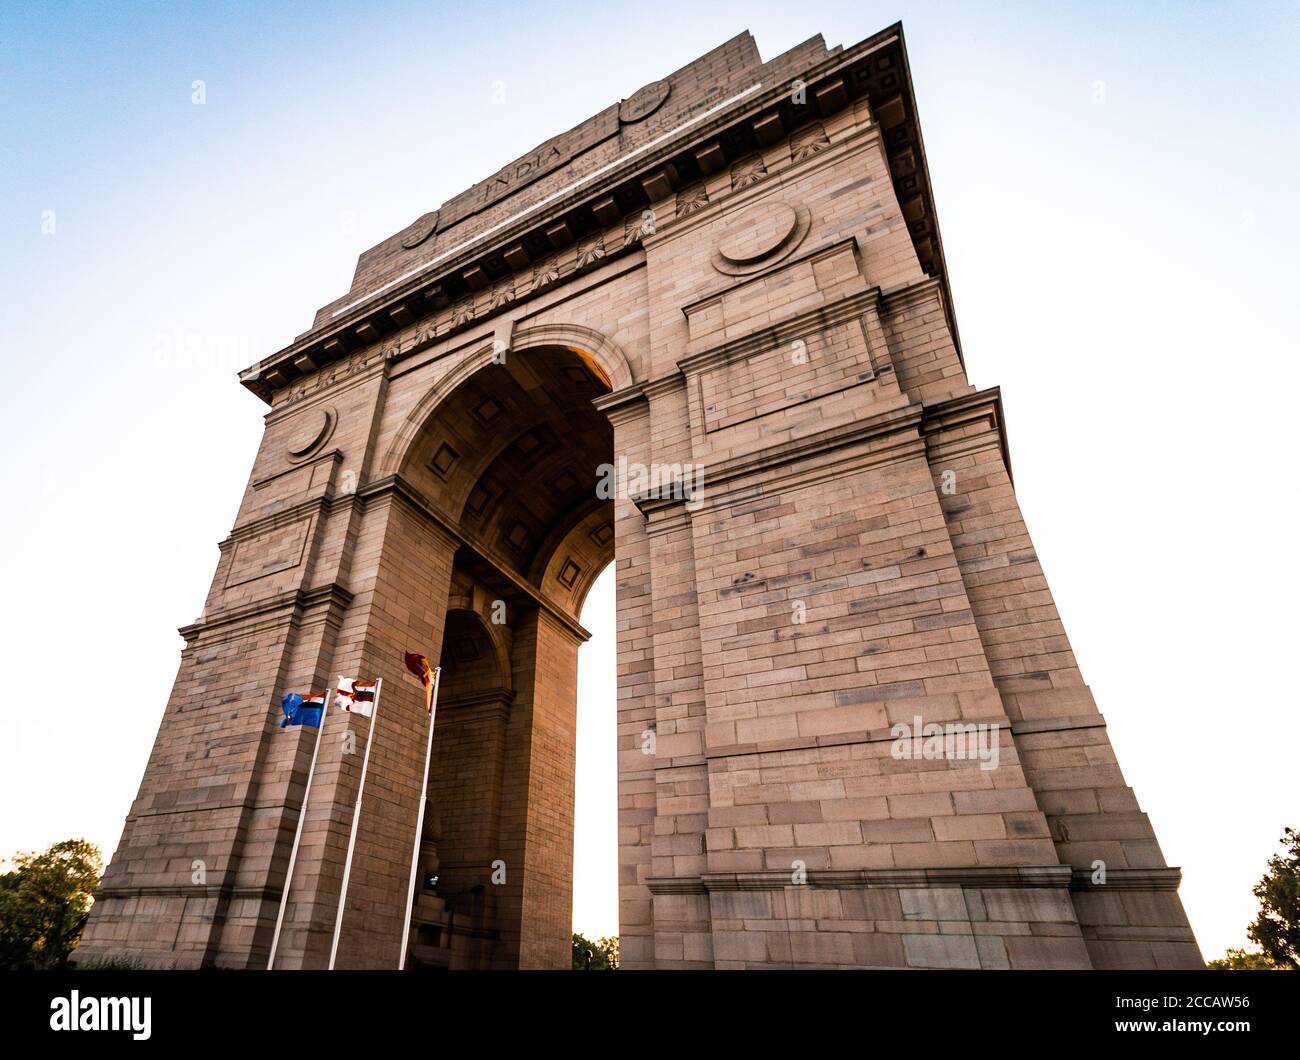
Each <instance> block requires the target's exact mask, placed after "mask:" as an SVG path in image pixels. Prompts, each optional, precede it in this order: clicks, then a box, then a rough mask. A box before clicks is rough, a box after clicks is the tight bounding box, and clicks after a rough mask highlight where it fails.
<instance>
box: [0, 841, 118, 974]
mask: <svg viewBox="0 0 1300 1060" xmlns="http://www.w3.org/2000/svg"><path fill="white" fill-rule="evenodd" d="M9 861H10V864H11V867H10V868H9V870H8V871H7V872H4V873H3V874H0V968H59V967H62V966H63V965H65V964H67V961H68V955H69V954H70V953H71V952H72V951H73V950H74V949H75V948H76V946H77V943H78V942H79V941H80V940H81V929H82V927H83V926H84V925H85V923H86V917H87V915H88V914H89V912H90V906H91V903H92V901H93V898H92V895H93V894H94V892H95V887H96V885H97V884H98V883H99V876H100V873H101V872H102V871H103V868H104V862H103V859H102V858H101V857H100V853H99V848H98V847H97V846H95V845H94V844H93V843H88V842H87V841H86V840H84V839H67V840H64V841H63V842H62V843H55V844H54V846H52V847H50V849H49V850H47V851H45V852H44V853H43V854H15V855H14V856H13V857H12V858H10V859H9Z"/></svg>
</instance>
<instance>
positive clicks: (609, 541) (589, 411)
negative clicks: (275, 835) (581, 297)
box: [395, 329, 614, 968]
mask: <svg viewBox="0 0 1300 1060" xmlns="http://www.w3.org/2000/svg"><path fill="white" fill-rule="evenodd" d="M545 334H546V335H547V337H548V338H549V337H553V335H554V332H553V330H551V329H547V331H546V332H545ZM566 337H569V338H570V339H572V337H571V336H566ZM463 364H469V365H473V366H474V367H473V370H472V371H468V372H466V371H461V372H457V373H454V374H453V376H452V377H451V378H450V379H449V380H448V382H449V383H450V385H443V386H439V387H435V388H434V390H433V391H432V392H431V394H432V395H433V396H435V397H436V398H437V400H436V402H434V401H426V402H422V403H421V405H420V406H417V414H418V415H420V416H422V417H423V419H422V421H421V422H420V424H419V427H418V429H416V430H414V431H411V432H407V433H405V434H404V435H399V442H401V443H402V444H403V445H404V449H403V450H402V452H401V455H400V460H399V461H398V462H397V464H396V467H395V470H396V472H397V474H398V475H399V476H400V477H401V479H402V480H403V481H404V482H406V483H408V484H409V485H410V487H411V488H412V489H414V490H418V491H419V493H420V494H421V495H422V496H423V497H424V498H426V499H427V501H428V503H429V504H430V505H431V506H433V507H436V508H437V509H438V510H439V511H440V512H443V513H445V516H446V518H447V520H448V522H449V523H450V524H451V525H452V526H453V527H454V529H455V532H456V534H457V536H458V538H459V539H460V541H461V542H462V544H461V546H460V547H459V548H458V549H457V551H456V554H455V557H454V566H453V573H452V577H451V584H450V589H449V597H448V601H447V610H446V621H445V626H444V631H443V637H442V647H441V651H440V654H439V659H440V662H441V665H442V667H443V678H442V694H441V697H440V706H439V716H438V717H439V720H438V726H437V729H436V730H435V737H434V749H433V759H432V762H433V764H432V769H431V781H430V790H429V804H430V807H436V810H435V811H432V812H431V818H430V820H429V821H428V822H427V823H426V832H425V834H426V848H427V849H426V851H425V855H424V859H425V861H424V864H423V865H422V870H421V878H422V880H428V879H429V878H430V877H432V876H434V875H436V876H437V877H438V883H437V885H436V886H434V885H429V886H423V887H422V888H421V891H420V900H419V903H418V905H417V909H416V915H415V928H414V934H415V940H416V941H415V943H414V954H413V956H414V958H415V961H416V962H417V964H419V965H427V966H430V967H450V968H493V967H515V966H524V967H539V966H540V967H556V966H559V967H563V966H565V965H566V964H567V962H568V960H569V951H570V945H569V934H570V928H569V910H570V907H571V895H572V850H573V829H572V822H573V770H574V743H575V739H576V717H575V707H576V689H577V684H576V682H577V649H578V646H579V644H580V643H581V641H582V640H583V639H585V636H586V634H585V631H583V630H582V628H581V627H580V626H579V625H578V616H579V614H580V613H581V609H582V602H583V600H584V599H585V596H586V593H587V590H588V589H589V588H590V586H591V584H592V582H593V581H594V580H595V578H596V576H597V575H598V574H599V573H600V571H601V570H602V569H603V568H604V567H605V566H606V565H607V564H608V563H609V562H610V561H611V560H612V558H613V543H614V531H613V518H614V505H613V502H612V500H611V499H610V498H608V497H605V498H602V497H600V496H599V495H598V494H597V491H596V489H595V484H596V482H597V479H598V476H599V472H600V467H601V465H609V464H611V463H612V461H613V455H614V453H613V450H614V442H613V431H612V428H611V427H610V425H609V422H608V420H607V418H606V417H605V415H604V414H603V413H600V412H598V411H597V410H596V409H595V408H594V407H593V405H592V400H593V399H594V398H596V397H598V396H600V395H601V394H604V393H607V392H608V389H609V388H608V384H607V382H606V380H605V377H604V372H603V370H602V368H601V366H600V362H598V361H596V360H595V359H594V358H593V357H592V356H591V355H590V354H586V353H585V352H584V351H580V350H578V349H575V348H573V347H572V346H555V345H541V344H536V345H534V344H530V343H528V342H520V343H517V344H516V345H515V346H512V348H511V349H510V350H509V351H508V352H506V351H500V350H498V351H496V352H495V353H494V354H493V355H491V356H489V357H487V358H485V359H483V358H479V359H475V360H468V361H466V362H463ZM611 709H612V704H611ZM611 750H612V749H611Z"/></svg>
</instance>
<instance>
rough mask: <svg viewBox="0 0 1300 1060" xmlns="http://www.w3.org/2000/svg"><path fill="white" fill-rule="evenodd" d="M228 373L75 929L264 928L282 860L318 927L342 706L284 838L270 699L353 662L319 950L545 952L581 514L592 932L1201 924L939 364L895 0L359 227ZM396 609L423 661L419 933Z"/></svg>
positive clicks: (531, 961) (974, 426) (977, 934)
mask: <svg viewBox="0 0 1300 1060" xmlns="http://www.w3.org/2000/svg"><path fill="white" fill-rule="evenodd" d="M502 358H504V361H503V360H502ZM241 380H242V382H243V384H244V385H245V386H246V387H247V388H248V389H249V390H250V391H252V392H253V393H254V394H256V395H258V397H260V398H261V399H262V400H264V401H265V402H266V403H267V404H268V405H269V406H270V410H269V412H267V414H266V430H265V433H264V436H263V441H262V445H261V448H260V450H259V452H258V455H257V458H256V460H255V462H254V466H253V471H252V474H251V476H250V480H249V485H248V489H247V490H246V492H245V495H244V497H243V499H242V502H241V505H240V509H239V513H238V515H237V517H236V519H235V523H234V526H233V529H232V531H231V533H230V535H229V537H228V538H227V539H226V540H225V541H224V542H222V543H221V557H220V560H219V562H218V565H217V570H216V574H215V577H214V579H213V583H212V587H211V589H210V591H209V594H208V597H207V600H206V602H205V607H204V611H203V617H202V618H201V619H200V620H199V621H197V622H195V623H193V624H192V625H189V626H186V627H185V628H184V629H182V630H181V634H182V636H183V637H184V638H185V648H184V650H183V653H182V657H181V666H180V672H179V674H178V676H177V680H176V684H175V686H174V689H173V692H172V696H171V699H170V701H169V703H168V707H167V712H166V715H165V717H164V720H163V724H162V726H161V728H160V731H159V735H158V739H157V742H156V744H155V746H154V751H153V754H152V756H151V757H150V760H149V764H148V767H147V769H146V772H145V776H144V779H143V781H142V783H141V787H140V791H139V795H138V797H137V799H136V801H135V803H134V805H133V806H132V808H131V812H130V815H129V816H128V819H127V822H126V827H125V829H124V832H123V836H122V840H121V843H120V845H119V847H118V850H117V853H116V855H115V856H114V858H113V860H112V862H111V865H110V867H109V870H108V872H107V874H106V876H105V879H104V881H103V885H102V886H101V889H100V892H99V894H98V898H97V901H96V904H95V906H94V910H93V912H92V915H91V918H90V921H89V924H88V926H87V928H86V932H85V935H84V939H83V943H82V947H81V950H80V951H79V952H80V953H81V954H82V956H83V957H87V958H94V957H99V956H119V955H130V956H133V957H137V958H140V959H143V960H145V961H147V962H150V963H167V964H174V965H176V966H181V967H198V966H210V965H219V966H226V967H258V966H264V965H265V963H266V959H267V953H268V950H269V946H270V939H271V934H272V930H273V926H274V923H275V917H276V911H277V909H278V908H279V906H280V903H281V900H282V898H283V896H284V895H285V894H286V893H287V894H288V900H287V904H286V909H287V915H286V922H285V929H284V934H283V936H282V939H281V945H280V958H279V961H278V964H277V966H279V967H287V968H317V967H323V966H324V965H325V963H326V961H327V958H328V953H329V945H330V936H331V931H332V927H333V923H334V916H335V911H336V909H337V905H338V895H339V891H340V880H341V876H342V862H343V856H344V855H343V851H344V850H345V849H346V845H347V834H348V822H349V820H350V813H349V808H350V807H351V806H352V805H353V802H354V799H355V796H356V790H357V784H358V778H359V773H360V760H361V754H360V752H361V751H362V750H363V749H364V743H365V731H364V728H363V726H362V725H361V723H360V722H359V720H358V719H357V718H355V717H354V716H351V715H334V716H332V717H330V718H329V719H327V721H326V723H325V725H324V726H323V728H322V730H321V733H320V741H321V742H320V747H321V752H320V759H319V766H318V769H317V773H316V777H315V779H314V781H313V783H312V786H311V798H310V802H309V804H308V808H307V810H306V813H305V817H304V826H303V840H302V846H301V850H300V853H299V856H298V862H297V865H296V867H295V870H294V874H293V879H292V880H288V879H287V869H288V861H289V850H290V846H291V842H292V838H293V834H294V831H295V828H296V826H297V824H298V820H299V816H300V813H301V807H302V805H303V797H304V789H305V786H306V779H307V766H308V762H309V760H310V758H311V752H312V747H313V745H314V743H315V740H316V733H315V732H314V731H312V730H304V729H301V728H289V729H283V730H282V729H280V728H279V727H278V717H279V715H278V710H277V706H276V704H277V702H278V696H279V694H280V693H282V692H284V691H287V690H300V691H307V690H318V689H322V688H326V687H328V686H329V684H330V683H331V682H332V680H333V679H334V676H335V675H337V674H340V673H342V674H348V675H352V674H360V675H363V676H374V675H381V676H384V677H385V679H386V686H385V695H384V706H383V712H384V713H383V724H382V726H381V727H380V728H379V729H378V731H377V734H376V737H375V746H374V754H373V756H372V763H371V773H370V774H369V779H368V780H367V788H366V802H365V806H364V809H363V814H362V827H361V829H360V831H359V835H358V841H357V847H356V857H355V861H354V864H353V876H352V881H353V882H352V885H351V888H350V890H349V896H348V904H347V908H346V910H345V920H344V931H343V936H342V939H341V945H340V950H339V953H340V963H341V964H342V965H343V966H345V967H374V968H384V967H392V966H394V965H395V964H396V963H397V956H398V954H399V953H404V952H405V951H406V950H407V949H408V948H409V949H410V951H411V954H412V956H413V958H414V962H413V963H415V964H417V965H426V966H431V967H501V966H511V967H554V966H564V965H565V964H567V961H568V951H567V946H565V945H564V943H563V940H564V939H566V938H567V936H568V917H569V907H568V894H569V886H570V880H569V874H570V872H571V864H572V862H571V842H572V813H571V806H572V748H573V739H572V724H573V687H572V686H573V678H574V673H575V668H576V653H577V646H578V644H579V643H580V642H581V640H582V639H583V637H584V635H585V634H584V631H583V630H582V628H581V626H580V625H579V624H578V622H577V618H576V616H577V614H578V608H579V607H580V604H581V599H582V596H583V594H584V593H585V592H586V590H587V588H588V587H589V586H590V584H591V580H592V579H594V577H595V575H596V573H597V572H598V571H599V569H600V567H601V566H603V565H604V564H605V563H607V562H609V560H610V559H611V558H612V556H613V555H614V552H615V551H617V563H616V575H617V609H618V685H619V688H618V704H617V711H618V733H619V736H618V740H619V743H618V751H617V753H618V775H619V908H620V937H621V949H622V955H623V960H624V964H625V966H627V967H634V968H650V967H655V968H748V967H772V966H786V967H912V968H939V967H967V968H1008V967H1009V968H1019V967H1059V968H1088V967H1097V968H1112V967H1146V968H1153V967H1175V966H1189V967H1190V966H1197V965H1198V964H1199V953H1198V951H1197V947H1196V942H1195V939H1194V938H1193V937H1192V934H1191V930H1190V928H1189V927H1188V925H1187V921H1186V917H1185V915H1184V914H1183V911H1182V907H1181V904H1180V903H1179V900H1178V896H1177V886H1178V880H1179V873H1178V870H1177V869H1176V868H1170V867H1168V866H1167V865H1166V864H1165V861H1164V857H1163V855H1162V854H1161V851H1160V848H1159V845H1158V843H1157V842H1156V839H1155V835H1154V832H1153V830H1152V828H1151V825H1150V822H1149V821H1148V820H1147V818H1146V816H1145V815H1144V814H1143V813H1142V811H1141V809H1140V807H1139V806H1138V803H1137V799H1136V796H1135V795H1134V793H1133V792H1132V790H1131V789H1130V788H1129V787H1128V785H1127V783H1126V782H1125V780H1124V777H1123V774H1122V773H1121V772H1120V769H1119V767H1118V764H1117V763H1116V761H1115V757H1114V754H1113V752H1112V749H1111V747H1110V743H1109V740H1108V738H1107V735H1106V730H1105V722H1104V720H1103V718H1102V716H1101V714H1100V712H1099V710H1098V708H1097V704H1096V703H1095V701H1094V700H1093V697H1092V694H1091V693H1090V691H1089V690H1088V688H1087V686H1086V684H1085V683H1084V680H1083V676H1082V674H1081V673H1080V671H1079V668H1078V666H1077V665H1076V663H1075V660H1074V657H1073V654H1072V652H1071V649H1070V643H1069V640H1068V638H1067V636H1066V633H1065V629H1064V626H1063V624H1062V622H1061V619H1060V616H1059V614H1058V613H1057V610H1056V606H1055V604H1054V602H1053V599H1052V596H1051V593H1050V591H1049V589H1048V587H1047V582H1046V579H1045V576H1044V573H1043V570H1042V568H1041V566H1040V565H1039V562H1038V557H1037V555H1036V553H1035V552H1034V549H1033V546H1032V542H1031V540H1030V538H1029V535H1028V531H1027V530H1026V528H1025V525H1024V522H1023V520H1022V518H1021V515H1020V510H1019V506H1018V503H1017V501H1016V495H1015V489H1014V486H1013V484H1012V480H1011V472H1010V459H1009V455H1008V448H1007V444H1006V438H1005V433H1004V418H1003V409H1002V403H1001V398H1000V395H999V393H998V392H997V391H996V390H995V389H994V390H984V391H978V390H976V389H975V388H974V387H973V386H972V385H971V384H970V382H969V380H968V379H967V376H966V370H965V364H964V361H963V358H962V354H961V350H960V345H959V340H958V335H957V328H956V322H955V315H954V311H953V305H952V299H951V295H950V291H949V285H948V277H947V273H946V266H945V261H944V254H943V246H942V241H941V239H940V236H939V230H938V224H937V220H936V216H935V209H934V201H933V195H932V192H931V190H930V183H929V178H928V174H927V169H926V159H925V152H924V149H923V146H922V142H921V135H920V127H919V119H918V117H917V110H916V104H915V100H914V98H913V96H912V90H911V80H910V73H909V68H908V62H907V52H906V48H905V46H904V43H903V36H902V29H901V27H900V26H892V27H889V28H888V29H886V30H884V31H882V32H881V33H879V34H876V35H875V36H873V37H871V38H869V39H867V40H865V41H862V42H859V43H858V44H855V45H853V46H852V47H849V48H843V49H841V48H827V47H826V46H825V44H824V42H823V41H822V40H821V38H820V37H815V38H812V39H811V40H809V41H807V42H805V43H804V44H802V45H799V46H798V47H795V48H793V49H791V50H790V51H788V52H786V53H784V54H782V55H779V56H776V57H774V58H772V59H770V60H768V61H766V62H765V61H763V59H762V58H761V57H760V55H759V53H758V49H757V46H756V44H755V43H754V41H753V39H752V38H751V37H750V36H749V34H747V33H743V34H740V35H739V36H737V37H735V38H734V39H732V40H731V41H728V42H726V43H725V44H723V45H721V46H720V47H719V48H717V49H715V50H714V51H712V52H710V53H709V54H708V55H705V56H703V57H701V58H700V59H699V60H697V61H696V62H695V63H692V64H690V65H689V66H687V67H685V68H683V69H682V70H679V71H677V72H676V73H674V74H672V75H670V76H669V77H667V78H665V79H663V80H661V81H656V82H655V83H654V84H653V85H650V86H646V87H645V88H644V89H642V90H640V91H638V92H636V93H634V94H633V95H631V96H630V97H629V98H628V99H626V100H624V101H623V102H622V103H621V104H618V105H611V106H609V107H607V108H605V109H604V110H603V111H601V112H600V113H599V114H597V115H595V116H593V117H592V118H591V119H589V120H588V121H587V122H584V123H583V124H582V125H580V126H578V127H577V128H575V129H573V130H571V131H570V132H569V133H566V134H564V135H563V136H560V137H556V138H554V139H552V140H550V141H547V143H546V144H545V145H543V147H541V148H539V149H537V150H536V151H534V152H532V153H530V154H529V155H527V156H525V157H523V158H520V159H518V160H516V161H515V162H514V163H512V164H511V165H509V166H507V167H505V168H504V169H503V170H501V171H500V172H499V173H497V174H496V175H495V176H493V177H492V178H490V179H489V180H486V181H483V182H482V183H480V184H478V185H475V186H474V187H473V188H471V189H469V190H468V191H466V192H464V193H463V194H461V195H458V196H456V197H455V198H453V199H451V200H450V201H448V202H447V203H444V204H443V205H442V206H441V207H440V208H439V209H438V210H437V211H433V212H427V213H424V214H422V215H421V216H420V218H419V220H418V221H416V222H415V223H413V224H412V225H411V226H410V227H408V228H407V229H405V230H403V231H402V232H399V233H397V234H396V235H394V236H393V237H392V238H390V239H387V240H385V241H384V242H382V243H381V244H379V245H378V246H376V247H374V248H371V249H370V250H368V251H366V252H365V253H363V254H362V255H361V257H360V259H359V261H358V263H357V271H356V275H355V277H354V280H353V283H352V287H351V289H350V290H349V291H348V292H347V293H346V294H345V295H343V296H342V297H340V298H339V299H337V300H336V301H334V302H332V303H330V304H329V305H326V306H323V307H321V309H320V310H319V311H318V312H317V313H316V317H315V320H314V321H313V324H312V326H311V328H310V329H309V330H308V331H306V332H305V333H304V334H303V335H302V336H300V337H299V338H298V339H297V340H295V341H294V342H293V343H292V344H290V345H289V346H288V347H287V348H285V349H284V350H281V351H279V352H278V353H275V354H273V355H271V356H269V357H267V358H265V359H264V360H262V361H260V362H259V363H257V364H255V365H253V366H251V367H250V368H248V369H247V370H246V371H245V372H244V373H242V375H241ZM611 456H612V457H613V458H614V463H615V464H616V466H618V467H619V468H620V469H622V468H627V469H629V471H631V472H633V474H632V476H631V479H632V481H635V485H631V484H630V482H629V480H628V479H624V480H623V485H624V487H625V488H623V489H620V490H616V491H615V495H614V496H612V497H611V496H609V494H608V493H602V492H600V491H598V490H595V489H593V488H592V483H591V480H590V476H591V473H592V471H593V468H594V467H596V466H597V465H599V464H600V463H601V462H603V461H607V460H609V459H610V458H611ZM645 471H648V474H645V475H642V474H641V473H640V472H645ZM684 476H688V478H689V482H690V487H689V488H684V487H683V482H684V481H686V478H685V477H684ZM498 602H500V603H502V604H503V606H504V612H505V617H504V621H502V622H498V621H496V618H497V616H496V615H495V614H494V609H495V608H496V605H497V603H498ZM408 650H419V651H423V652H425V653H426V654H428V655H430V656H431V657H432V656H438V655H441V656H442V658H443V659H444V665H445V667H446V672H447V678H448V681H447V706H446V719H445V724H446V728H445V729H440V730H439V731H440V732H441V734H442V740H441V743H440V745H439V747H438V756H439V757H438V765H437V776H436V777H435V779H434V794H435V799H434V801H435V802H436V803H437V804H438V806H437V809H436V812H435V813H433V814H431V815H430V816H429V817H428V818H427V820H426V822H425V825H424V831H423V835H424V839H425V842H424V844H423V847H424V849H425V860H424V865H423V869H424V873H423V876H427V877H432V876H434V875H437V877H438V882H437V884H436V885H431V886H427V887H422V889H421V894H420V902H419V906H418V909H417V917H416V928H415V931H414V932H413V933H412V934H410V935H407V934H406V933H405V932H404V920H403V910H404V905H405V897H406V884H407V881H408V879H409V858H410V855H411V846H412V844H413V842H414V836H415V830H416V828H417V826H418V824H419V822H417V806H418V802H419V792H418V790H417V789H418V787H419V777H420V775H421V770H422V764H423V751H424V734H425V732H426V731H427V729H426V725H427V722H426V719H425V715H424V706H423V694H422V690H421V688H420V687H419V685H418V684H417V683H416V682H415V680H414V679H413V678H409V677H406V676H404V670H403V664H402V659H403V653H404V652H405V651H408ZM440 724H443V723H442V722H440ZM936 733H937V734H938V735H937V736H936ZM967 739H973V740H974V741H975V744H974V745H973V749H974V751H976V752H978V753H965V751H966V750H969V748H967V746H966V743H965V741H966V740H967ZM932 752H933V753H932ZM959 752H962V753H959ZM497 863H501V864H502V865H503V866H504V875H502V876H494V874H493V873H494V866H495V865H496V864H497Z"/></svg>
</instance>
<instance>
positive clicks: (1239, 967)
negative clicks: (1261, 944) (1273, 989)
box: [1205, 950, 1282, 972]
mask: <svg viewBox="0 0 1300 1060" xmlns="http://www.w3.org/2000/svg"><path fill="white" fill-rule="evenodd" d="M1205 967H1207V968H1208V969H1210V971H1212V972H1278V971H1282V969H1281V968H1279V967H1278V966H1277V965H1276V964H1274V963H1273V962H1272V961H1271V960H1269V959H1268V956H1267V955H1266V954H1263V953H1260V952H1259V951H1258V950H1228V952H1227V953H1225V954H1224V955H1223V956H1222V957H1220V958H1219V959H1218V960H1217V961H1207V962H1206V963H1205Z"/></svg>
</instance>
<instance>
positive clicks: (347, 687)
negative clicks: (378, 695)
mask: <svg viewBox="0 0 1300 1060" xmlns="http://www.w3.org/2000/svg"><path fill="white" fill-rule="evenodd" d="M334 706H335V707H337V708H338V709H339V710H346V711H347V712H348V713H349V714H360V715H361V716H362V717H363V718H368V717H370V716H371V714H373V713H374V710H375V682H374V681H362V680H360V679H359V678H356V677H340V678H339V686H338V692H337V694H336V695H335V696H334Z"/></svg>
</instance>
